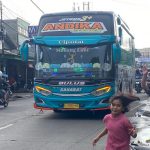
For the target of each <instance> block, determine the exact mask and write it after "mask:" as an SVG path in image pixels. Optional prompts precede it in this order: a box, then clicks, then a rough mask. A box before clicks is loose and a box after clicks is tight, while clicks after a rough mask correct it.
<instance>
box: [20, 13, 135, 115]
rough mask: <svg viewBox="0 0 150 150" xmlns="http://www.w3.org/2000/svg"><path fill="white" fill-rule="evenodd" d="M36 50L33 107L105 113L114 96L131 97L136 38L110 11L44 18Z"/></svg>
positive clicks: (23, 49)
mask: <svg viewBox="0 0 150 150" xmlns="http://www.w3.org/2000/svg"><path fill="white" fill-rule="evenodd" d="M29 45H32V47H34V49H35V79H34V92H33V93H34V101H35V103H34V107H35V108H37V109H42V110H44V109H45V110H53V111H54V112H57V111H62V110H91V111H95V110H105V109H109V107H110V104H109V98H110V97H111V96H112V95H114V94H115V93H117V92H125V93H130V94H132V93H133V90H132V89H133V85H134V70H135V69H134V68H135V67H134V66H135V63H134V61H135V59H134V50H135V48H134V37H133V36H132V34H131V32H130V29H129V27H128V26H127V24H126V23H125V22H124V21H123V20H122V19H121V17H120V16H119V15H116V14H115V13H114V12H109V11H108V12H107V11H106V12H105V11H88V12H85V11H84V12H66V13H55V14H45V15H43V16H42V17H41V18H40V21H39V26H38V33H37V36H35V37H33V38H32V39H29V40H26V41H24V43H23V44H22V45H21V47H20V51H21V56H22V58H23V59H24V60H26V61H27V60H28V51H29Z"/></svg>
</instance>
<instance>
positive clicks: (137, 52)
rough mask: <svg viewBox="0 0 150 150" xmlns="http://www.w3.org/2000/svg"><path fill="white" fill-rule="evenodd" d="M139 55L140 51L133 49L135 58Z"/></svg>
mask: <svg viewBox="0 0 150 150" xmlns="http://www.w3.org/2000/svg"><path fill="white" fill-rule="evenodd" d="M140 56H141V53H140V51H138V49H135V58H139V57H140Z"/></svg>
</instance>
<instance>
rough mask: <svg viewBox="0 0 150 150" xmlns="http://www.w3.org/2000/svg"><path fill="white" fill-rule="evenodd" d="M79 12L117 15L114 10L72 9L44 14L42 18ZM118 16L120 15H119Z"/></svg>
mask: <svg viewBox="0 0 150 150" xmlns="http://www.w3.org/2000/svg"><path fill="white" fill-rule="evenodd" d="M77 14H108V15H115V13H114V12H113V11H74V12H72V11H70V12H57V13H49V14H44V15H42V16H41V18H44V17H48V16H64V15H77ZM117 16H118V15H117Z"/></svg>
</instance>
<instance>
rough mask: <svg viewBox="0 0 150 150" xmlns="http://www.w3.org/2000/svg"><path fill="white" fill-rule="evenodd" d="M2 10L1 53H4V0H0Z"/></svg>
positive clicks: (0, 25) (0, 10)
mask: <svg viewBox="0 0 150 150" xmlns="http://www.w3.org/2000/svg"><path fill="white" fill-rule="evenodd" d="M0 12H1V18H0V21H1V22H0V27H1V30H0V39H1V43H0V44H1V53H2V55H4V30H3V7H2V1H0Z"/></svg>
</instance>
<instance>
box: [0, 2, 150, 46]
mask: <svg viewBox="0 0 150 150" xmlns="http://www.w3.org/2000/svg"><path fill="white" fill-rule="evenodd" d="M32 1H33V2H34V3H35V4H37V6H39V7H40V9H41V10H42V11H44V13H54V12H66V11H72V10H73V3H75V4H76V10H77V8H78V6H79V8H80V10H82V4H83V2H85V3H87V2H89V3H90V10H91V11H114V12H116V13H117V14H119V15H120V16H121V17H122V19H123V20H124V21H125V22H126V23H127V24H128V26H129V28H130V30H131V33H132V34H133V36H134V38H135V47H136V48H137V49H141V48H150V0H2V4H3V15H4V16H3V18H6V19H7V18H8V19H11V18H13V17H15V16H18V17H21V18H23V19H24V20H25V21H27V22H29V23H30V25H38V22H39V19H40V17H41V15H42V14H43V13H42V12H41V11H40V10H39V9H38V8H37V7H36V6H35V5H34V4H33V2H32ZM9 9H10V10H9Z"/></svg>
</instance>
